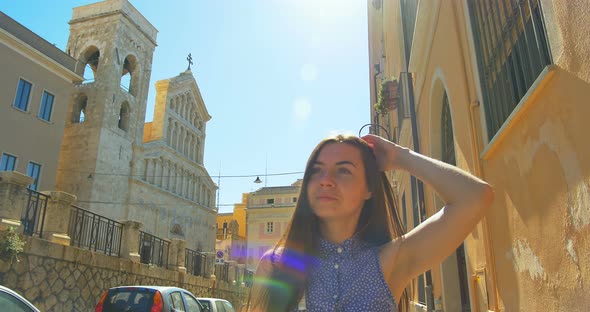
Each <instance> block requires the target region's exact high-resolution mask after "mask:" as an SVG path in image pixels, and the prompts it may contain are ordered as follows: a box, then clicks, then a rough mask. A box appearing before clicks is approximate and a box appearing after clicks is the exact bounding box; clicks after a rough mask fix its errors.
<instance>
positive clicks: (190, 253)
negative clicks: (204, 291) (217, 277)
mask: <svg viewBox="0 0 590 312" xmlns="http://www.w3.org/2000/svg"><path fill="white" fill-rule="evenodd" d="M184 259H185V262H186V263H185V266H186V271H187V272H188V273H189V274H192V275H195V276H202V277H205V278H209V275H208V274H207V272H210V271H209V261H207V256H206V255H205V254H204V253H201V252H198V251H194V250H192V249H188V248H186V249H185V258H184Z"/></svg>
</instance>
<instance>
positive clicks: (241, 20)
mask: <svg viewBox="0 0 590 312" xmlns="http://www.w3.org/2000/svg"><path fill="white" fill-rule="evenodd" d="M93 2H96V1H86V0H68V1H64V0H59V1H52V2H47V1H41V0H34V1H33V0H32V1H2V2H1V3H0V10H2V11H3V12H4V13H6V14H7V15H9V16H11V17H12V18H13V19H15V20H17V21H18V22H19V23H21V24H23V25H24V26H26V27H28V28H29V29H30V30H32V31H34V32H36V33H37V34H38V35H40V36H41V37H43V38H45V39H46V40H47V41H49V42H51V43H54V44H55V45H56V46H57V47H58V48H60V49H62V50H64V49H65V46H66V43H67V39H68V35H69V26H68V24H67V22H68V21H69V20H70V18H71V14H72V10H71V9H72V8H73V7H76V6H81V5H85V4H89V3H93ZM131 3H132V4H133V5H134V6H135V7H136V8H137V9H138V10H139V11H140V12H141V13H142V14H143V15H144V16H145V17H146V18H147V19H148V20H149V21H150V22H151V23H152V25H154V26H155V27H156V28H157V29H158V31H159V32H158V39H157V41H158V47H157V48H156V51H155V53H154V59H153V67H152V74H151V80H150V93H149V96H148V103H147V114H146V121H151V120H152V118H153V108H154V97H155V90H154V87H153V86H154V83H155V82H156V81H157V80H160V79H166V78H169V77H173V76H176V75H178V74H179V73H180V72H182V71H184V70H185V69H186V67H187V61H186V56H187V55H188V53H192V57H193V62H194V63H195V64H194V65H193V74H194V76H195V78H196V80H197V84H198V85H199V88H200V90H201V94H202V96H203V99H204V101H205V105H206V106H207V109H208V111H209V114H210V115H211V116H212V119H211V120H210V121H209V122H208V123H207V137H206V142H205V155H204V157H205V167H206V168H207V170H208V172H209V174H210V175H211V177H212V178H213V180H214V181H215V182H216V183H217V181H218V180H219V181H220V185H219V186H220V189H219V192H220V193H219V204H220V209H219V211H220V212H229V211H231V210H232V208H233V204H234V203H238V202H240V201H241V196H242V193H246V192H251V191H254V190H256V189H258V188H259V187H261V186H265V185H266V186H280V185H289V184H291V183H292V182H293V181H295V180H296V179H298V178H301V177H302V176H303V175H302V174H293V175H274V174H281V173H289V172H301V171H303V170H304V167H305V162H306V161H307V158H308V156H309V154H310V152H311V151H312V149H313V147H314V146H315V145H316V144H317V143H318V142H319V141H320V140H321V139H322V138H324V137H326V136H328V135H331V134H333V133H340V132H346V133H352V134H358V129H359V128H360V127H361V126H363V125H364V124H366V123H368V122H369V119H370V117H369V107H370V106H369V105H370V103H369V98H370V97H369V92H370V90H369V73H368V70H369V65H368V47H367V11H366V10H367V2H366V1H362V0H229V1H212V0H211V1H209V0H186V1H185V0H171V1H161V0H141V1H138V0H135V1H131ZM265 173H268V175H269V176H267V178H266V179H265V177H264V176H265ZM218 175H221V178H220V179H218ZM242 175H253V176H255V175H260V178H261V179H263V180H265V182H263V183H262V184H254V183H253V180H254V178H255V177H245V178H232V177H224V176H242Z"/></svg>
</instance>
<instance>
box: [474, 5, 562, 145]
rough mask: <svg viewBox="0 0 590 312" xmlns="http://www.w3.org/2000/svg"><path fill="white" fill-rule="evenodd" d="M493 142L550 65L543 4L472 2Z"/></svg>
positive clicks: (488, 123)
mask: <svg viewBox="0 0 590 312" xmlns="http://www.w3.org/2000/svg"><path fill="white" fill-rule="evenodd" d="M468 4H469V13H470V15H471V24H472V30H473V37H474V41H475V49H476V53H477V62H478V68H479V73H480V77H481V78H480V82H481V89H482V93H483V101H484V107H485V111H486V121H487V128H488V136H489V139H492V138H493V137H494V135H495V134H496V133H497V132H498V130H499V129H500V128H501V127H502V125H503V124H504V122H505V121H506V119H508V117H509V116H510V114H511V113H512V111H513V110H514V108H515V107H516V106H517V105H518V103H519V102H520V100H521V99H522V98H523V97H524V95H525V94H526V93H527V91H528V89H529V88H530V87H531V86H532V84H533V82H534V81H535V79H536V78H537V77H538V76H539V74H540V73H541V72H542V70H543V69H544V68H545V66H546V65H549V64H551V63H552V60H551V54H550V52H549V48H548V44H547V37H546V31H545V25H544V21H543V12H542V9H541V4H540V3H539V0H470V1H468Z"/></svg>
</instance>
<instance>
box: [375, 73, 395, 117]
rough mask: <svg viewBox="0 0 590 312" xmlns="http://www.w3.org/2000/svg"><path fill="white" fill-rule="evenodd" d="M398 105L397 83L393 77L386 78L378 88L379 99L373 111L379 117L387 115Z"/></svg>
mask: <svg viewBox="0 0 590 312" xmlns="http://www.w3.org/2000/svg"><path fill="white" fill-rule="evenodd" d="M398 103H399V90H398V81H397V79H396V78H394V77H390V78H387V79H385V80H383V81H382V82H381V86H380V87H379V98H378V100H377V103H376V104H375V111H377V112H378V113H379V114H380V115H381V116H385V115H387V114H388V113H389V112H390V111H392V110H394V109H396V108H397V105H398Z"/></svg>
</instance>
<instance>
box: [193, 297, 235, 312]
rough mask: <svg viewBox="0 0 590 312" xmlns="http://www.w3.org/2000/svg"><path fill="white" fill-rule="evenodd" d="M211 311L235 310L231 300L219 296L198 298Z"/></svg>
mask: <svg viewBox="0 0 590 312" xmlns="http://www.w3.org/2000/svg"><path fill="white" fill-rule="evenodd" d="M197 300H199V302H200V303H201V304H202V305H203V306H204V307H205V309H207V310H208V311H209V312H235V311H236V310H235V309H234V307H233V306H232V305H231V303H229V301H227V300H224V299H219V298H197Z"/></svg>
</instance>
